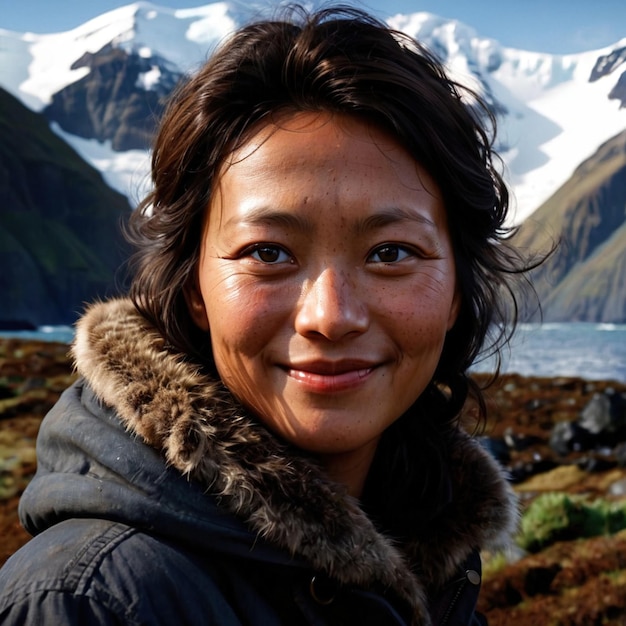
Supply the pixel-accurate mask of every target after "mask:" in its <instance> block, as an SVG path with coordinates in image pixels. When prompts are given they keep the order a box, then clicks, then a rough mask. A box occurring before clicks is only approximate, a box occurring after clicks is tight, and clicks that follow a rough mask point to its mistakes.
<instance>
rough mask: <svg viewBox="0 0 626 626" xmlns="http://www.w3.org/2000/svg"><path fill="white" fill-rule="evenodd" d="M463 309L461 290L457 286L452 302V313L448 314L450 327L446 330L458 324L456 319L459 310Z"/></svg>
mask: <svg viewBox="0 0 626 626" xmlns="http://www.w3.org/2000/svg"><path fill="white" fill-rule="evenodd" d="M460 310H461V292H460V290H459V288H458V287H457V288H456V289H455V290H454V297H453V298H452V302H451V303H450V314H449V316H448V327H447V329H446V330H452V327H453V326H454V325H455V324H456V320H457V318H458V317H459V311H460Z"/></svg>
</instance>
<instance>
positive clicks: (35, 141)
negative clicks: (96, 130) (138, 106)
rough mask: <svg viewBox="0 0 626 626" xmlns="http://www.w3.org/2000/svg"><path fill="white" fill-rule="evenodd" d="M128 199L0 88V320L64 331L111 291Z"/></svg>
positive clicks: (120, 256) (121, 252) (121, 253)
mask: <svg viewBox="0 0 626 626" xmlns="http://www.w3.org/2000/svg"><path fill="white" fill-rule="evenodd" d="M130 211H131V209H130V206H129V204H128V200H127V199H126V198H125V197H124V196H123V195H122V194H120V193H118V192H116V191H113V190H112V189H111V188H110V187H108V186H107V185H106V184H105V183H104V181H103V179H102V176H101V174H100V173H99V172H98V171H97V170H95V169H94V168H93V167H91V166H90V165H88V164H87V163H86V162H85V161H84V160H83V159H82V158H81V157H80V156H78V154H77V153H76V152H75V151H74V150H73V149H72V148H70V147H69V146H68V145H67V144H66V143H65V142H64V141H63V140H62V139H60V138H59V137H58V136H57V135H55V134H54V133H53V132H52V131H51V130H50V128H49V126H48V123H47V121H46V120H45V119H44V118H43V117H42V116H41V115H39V114H37V113H33V112H32V111H30V110H29V109H27V108H26V107H24V106H23V105H22V104H21V103H20V102H19V101H18V100H16V99H15V98H14V97H13V96H11V95H10V94H8V93H7V92H6V91H4V90H2V89H0V267H1V268H2V270H1V271H0V320H3V321H8V320H12V321H16V320H19V321H21V322H24V323H29V324H32V325H35V326H37V325H41V324H69V323H72V322H73V321H74V320H75V318H76V316H77V314H78V313H79V312H80V311H81V310H82V307H83V303H84V302H85V301H88V300H92V299H94V298H96V297H103V296H106V295H110V294H112V293H114V292H115V291H116V273H117V271H118V268H119V267H120V264H121V263H122V261H123V260H124V259H125V258H126V256H127V254H128V249H127V247H126V245H125V244H124V241H123V237H122V235H121V230H120V225H121V222H123V221H124V219H126V218H127V217H128V215H129V214H130Z"/></svg>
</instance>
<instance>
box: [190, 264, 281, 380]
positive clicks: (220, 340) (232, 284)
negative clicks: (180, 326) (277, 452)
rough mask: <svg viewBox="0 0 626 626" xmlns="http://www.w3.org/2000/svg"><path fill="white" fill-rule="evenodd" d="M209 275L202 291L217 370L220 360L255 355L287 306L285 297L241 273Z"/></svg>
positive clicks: (263, 345)
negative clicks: (211, 277) (209, 278)
mask: <svg viewBox="0 0 626 626" xmlns="http://www.w3.org/2000/svg"><path fill="white" fill-rule="evenodd" d="M213 276H214V277H215V279H214V280H211V281H206V283H205V284H203V285H202V291H203V298H204V301H205V304H206V311H207V319H208V323H209V328H210V332H211V340H212V342H213V350H214V356H215V360H216V364H217V366H218V369H219V368H220V362H219V361H220V360H221V359H225V358H229V359H233V358H238V359H239V360H241V359H245V358H250V357H254V356H255V355H257V354H259V353H260V352H261V351H262V350H263V348H264V347H265V346H266V344H267V343H268V342H269V341H270V340H271V339H272V338H273V337H274V336H275V335H276V334H277V333H278V332H279V329H280V327H281V325H282V324H284V320H285V317H286V316H287V315H288V311H287V309H288V305H287V304H286V298H281V297H280V296H277V295H276V294H275V291H274V290H272V289H268V288H267V287H265V288H263V287H258V286H253V285H252V284H251V283H250V281H248V280H246V277H245V276H240V275H239V276H237V275H230V276H222V277H221V278H218V275H217V274H213ZM222 365H223V364H222Z"/></svg>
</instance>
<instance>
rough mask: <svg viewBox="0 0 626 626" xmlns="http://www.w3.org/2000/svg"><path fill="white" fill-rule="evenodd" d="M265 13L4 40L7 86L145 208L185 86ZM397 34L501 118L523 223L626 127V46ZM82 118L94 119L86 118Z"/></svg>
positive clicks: (413, 19)
mask: <svg viewBox="0 0 626 626" xmlns="http://www.w3.org/2000/svg"><path fill="white" fill-rule="evenodd" d="M259 14H260V12H259V10H258V9H256V8H255V9H243V8H241V6H240V5H238V4H236V3H235V2H219V3H214V4H208V5H206V6H204V7H201V8H196V9H185V10H173V9H167V8H163V7H158V6H156V5H152V4H150V3H147V2H138V3H135V4H131V5H128V6H125V7H122V8H120V9H116V10H114V11H111V12H108V13H105V14H103V15H101V16H99V17H97V18H95V19H93V20H90V21H88V22H86V23H85V24H83V25H82V26H80V27H78V28H76V29H74V30H71V31H68V32H63V33H54V34H44V35H36V34H32V33H25V34H22V33H13V32H9V31H5V30H0V86H2V87H4V88H5V89H7V90H8V91H9V92H11V93H13V94H14V95H15V96H17V97H18V98H19V99H21V100H22V102H24V103H25V104H26V105H27V106H29V107H30V108H32V109H33V110H35V111H41V112H43V113H44V114H45V115H46V116H47V117H48V119H49V120H50V121H51V122H52V125H53V128H54V129H55V131H56V132H58V133H59V134H60V135H61V136H63V137H64V138H65V139H66V140H67V141H68V142H69V143H70V144H71V145H72V146H73V147H74V148H75V149H76V150H77V151H78V152H79V153H80V154H82V155H83V156H84V157H85V158H86V159H87V160H88V161H90V162H91V163H92V164H93V165H95V166H96V167H97V168H98V169H100V171H102V173H103V175H104V176H105V179H106V180H107V181H108V182H109V184H110V185H111V186H113V187H115V188H117V189H118V190H120V191H122V192H123V193H125V194H126V195H128V196H129V197H130V198H131V201H134V200H136V199H137V198H138V197H139V196H141V195H143V192H144V190H145V185H146V184H147V183H146V181H147V172H148V165H149V154H148V147H147V146H148V145H149V142H148V140H147V138H148V137H149V135H150V133H151V131H152V127H153V124H154V122H155V119H154V118H155V117H156V116H158V113H159V111H160V107H162V104H163V102H164V100H165V98H166V96H167V94H168V93H169V92H170V90H171V88H172V87H173V85H174V83H175V82H176V80H178V78H179V77H180V76H181V75H183V74H185V73H188V72H193V71H194V70H195V69H196V68H197V67H199V65H200V64H201V63H202V62H203V61H204V60H205V59H206V58H207V56H208V55H209V54H210V53H211V51H212V50H213V49H214V48H215V46H216V45H218V44H219V42H220V41H221V40H222V39H223V38H224V37H225V36H226V35H227V34H228V33H229V32H231V31H232V30H233V29H234V28H236V27H237V26H238V25H239V24H241V23H242V22H244V21H249V20H250V19H251V18H254V17H258V16H259ZM388 23H389V24H390V25H391V26H392V27H394V28H397V29H399V30H402V31H404V32H406V33H408V34H409V35H412V36H414V37H415V38H417V39H418V40H420V41H422V42H423V43H424V44H425V45H426V46H427V47H429V48H430V49H431V50H432V51H433V52H435V53H436V54H437V55H438V56H439V57H440V58H441V59H442V60H443V61H444V62H445V63H446V65H447V67H448V69H449V71H450V72H451V73H452V74H453V76H454V77H455V78H457V79H458V80H460V81H461V82H465V83H467V84H469V86H471V87H472V88H474V89H475V90H476V91H478V92H480V93H481V94H482V95H483V96H484V97H485V98H486V99H487V100H488V101H489V102H490V104H491V106H492V107H493V110H494V111H495V112H496V113H497V114H498V122H499V131H498V146H499V148H500V153H501V155H502V157H503V159H504V163H505V166H506V168H505V176H506V177H507V180H508V181H509V183H510V185H511V186H512V188H513V191H514V195H515V197H516V198H517V214H516V219H517V220H518V221H519V220H522V219H524V218H525V217H526V216H527V215H528V214H530V213H531V212H532V211H533V210H534V209H535V208H537V207H538V206H539V205H540V204H541V203H542V202H543V201H544V200H546V199H547V198H548V197H549V196H550V195H551V194H552V193H553V192H554V191H555V190H556V189H557V188H558V187H560V185H562V184H563V183H564V182H565V181H566V180H567V179H568V178H569V177H570V175H571V174H572V172H573V171H574V170H575V168H576V167H577V166H578V165H579V164H580V163H581V162H582V161H583V160H584V159H586V158H587V157H589V156H590V155H591V154H593V153H594V152H595V150H596V149H597V148H598V146H599V145H601V144H603V143H604V142H605V141H607V140H608V139H610V138H611V137H613V136H615V135H617V134H618V133H619V132H621V131H622V130H623V129H624V128H626V38H625V39H623V40H621V41H620V42H617V43H616V44H615V45H614V46H610V47H608V48H605V49H602V50H594V51H590V52H586V53H582V54H575V55H561V56H559V55H551V54H543V53H540V52H528V51H522V50H514V49H511V48H505V47H503V46H501V45H500V44H499V43H498V42H497V41H494V40H492V39H485V38H481V37H480V36H479V34H478V33H476V31H475V30H474V29H472V28H471V27H469V26H467V25H465V24H462V23H460V22H458V21H455V20H444V19H443V18H439V17H437V16H435V15H431V14H427V13H415V14H412V15H395V16H392V17H389V19H388ZM103 84H104V85H105V87H104V89H103ZM103 92H104V93H106V94H107V99H108V101H106V102H102V101H101V100H102V98H101V94H102V93H103ZM96 93H97V94H98V95H99V97H100V100H99V101H96V95H95V94H96ZM139 95H141V96H142V97H139ZM146 107H147V108H146ZM78 109H81V110H84V111H86V113H85V114H81V115H77V114H76V111H77V110H78ZM146 111H148V112H151V113H152V116H150V115H147V113H146ZM139 120H141V121H139ZM146 120H147V121H146ZM118 122H119V123H118Z"/></svg>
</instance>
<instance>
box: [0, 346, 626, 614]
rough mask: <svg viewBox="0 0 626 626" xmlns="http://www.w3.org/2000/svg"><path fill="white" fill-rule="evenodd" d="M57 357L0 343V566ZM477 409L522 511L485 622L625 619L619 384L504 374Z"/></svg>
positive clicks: (57, 374) (490, 574)
mask: <svg viewBox="0 0 626 626" xmlns="http://www.w3.org/2000/svg"><path fill="white" fill-rule="evenodd" d="M67 352H68V346H67V345H64V344H57V343H48V342H37V341H23V340H18V339H2V338H0V536H1V537H2V538H3V541H2V542H1V545H0V565H1V564H2V563H4V561H5V560H6V559H7V558H8V557H9V556H10V555H11V554H12V553H13V552H14V551H15V550H16V549H17V548H18V547H19V546H20V545H22V544H23V543H25V542H26V541H27V540H28V538H29V537H28V535H27V533H26V532H25V531H24V530H23V529H22V528H21V526H20V525H19V522H18V520H17V503H18V500H19V495H20V493H21V492H22V490H23V489H24V487H25V486H26V484H27V483H28V480H29V479H30V477H31V476H32V475H33V473H34V471H35V467H36V463H35V438H36V435H37V431H38V428H39V424H40V423H41V420H42V419H43V417H44V415H45V414H46V412H47V411H48V410H49V409H50V407H51V406H52V405H53V404H54V403H55V402H56V401H57V399H58V397H59V395H60V394H61V393H62V391H63V390H64V389H65V388H67V387H68V386H69V385H70V384H71V383H72V382H73V380H74V379H75V378H76V374H75V373H74V372H73V371H72V366H71V362H70V360H69V357H68V354H67ZM487 378H488V377H487V376H486V375H478V374H477V375H476V380H477V381H478V382H479V383H480V384H485V383H486V381H487ZM487 404H488V409H489V420H488V423H487V424H485V429H484V435H482V439H481V440H482V442H483V444H484V445H485V447H487V448H488V449H489V450H490V451H491V452H492V453H493V454H494V456H496V457H497V458H498V459H499V460H500V461H501V462H502V463H503V465H505V466H506V467H507V469H508V471H509V473H510V475H511V480H512V483H513V485H514V488H515V490H516V491H517V492H518V494H519V496H520V502H521V508H522V512H523V513H524V518H523V521H522V531H523V532H522V533H521V535H520V537H519V538H518V544H519V545H518V546H516V547H515V548H514V549H512V550H511V552H510V553H509V554H506V555H484V556H485V572H484V585H483V592H482V594H481V598H480V608H481V610H482V611H483V612H484V613H485V614H486V615H487V616H488V618H489V623H490V625H491V626H498V625H504V624H505V623H506V624H510V623H514V624H517V625H521V626H524V625H525V624H532V625H533V626H536V625H537V624H542V625H543V624H551V625H555V626H556V625H564V626H565V625H568V626H570V625H571V626H574V625H581V626H582V625H588V624H626V384H624V383H619V382H616V381H589V380H584V379H580V378H559V377H554V378H530V377H522V376H518V375H504V376H502V377H501V379H500V380H499V381H498V382H497V383H495V384H494V385H492V386H491V387H489V389H488V391H487ZM473 410H474V409H473V408H472V407H470V406H468V407H467V414H468V416H471V413H472V411H473ZM531 509H532V513H531ZM590 520H591V521H594V524H591V522H590ZM598 520H599V521H598ZM605 520H609V521H610V524H609V522H606V523H605ZM603 523H604V524H605V525H604V526H602V524H603ZM598 524H600V526H598ZM524 533H526V534H525V535H524ZM529 533H530V539H529ZM533 533H534V534H533Z"/></svg>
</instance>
